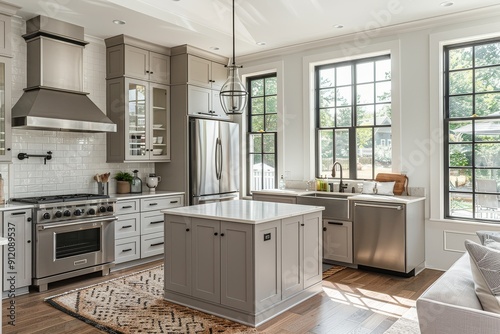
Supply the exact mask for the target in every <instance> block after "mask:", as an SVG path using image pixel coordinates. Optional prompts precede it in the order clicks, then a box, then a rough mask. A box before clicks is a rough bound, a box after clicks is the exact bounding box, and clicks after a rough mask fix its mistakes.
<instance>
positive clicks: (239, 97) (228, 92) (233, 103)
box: [220, 0, 248, 115]
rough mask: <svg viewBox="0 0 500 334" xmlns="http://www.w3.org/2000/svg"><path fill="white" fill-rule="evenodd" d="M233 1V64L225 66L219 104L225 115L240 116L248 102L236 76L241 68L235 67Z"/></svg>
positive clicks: (243, 88) (244, 90)
mask: <svg viewBox="0 0 500 334" xmlns="http://www.w3.org/2000/svg"><path fill="white" fill-rule="evenodd" d="M234 44H235V37H234V0H233V62H232V64H231V65H228V66H227V69H228V70H229V77H228V78H227V80H226V82H225V83H224V85H223V86H222V88H221V90H220V103H221V105H222V109H224V112H225V113H226V114H227V115H241V114H243V112H244V111H245V107H246V106H247V100H248V92H247V91H246V89H245V86H243V83H242V82H241V80H240V75H239V74H238V68H240V67H241V66H237V65H236V57H235V52H234Z"/></svg>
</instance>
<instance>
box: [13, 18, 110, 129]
mask: <svg viewBox="0 0 500 334" xmlns="http://www.w3.org/2000/svg"><path fill="white" fill-rule="evenodd" d="M23 37H24V39H25V40H26V43H27V48H28V68H27V74H28V78H27V79H28V80H27V81H28V87H27V88H25V89H24V94H23V95H22V96H21V98H20V99H19V101H18V102H17V103H16V105H15V106H14V107H13V108H12V127H13V128H21V129H37V130H59V131H77V132H116V124H114V123H113V122H112V121H111V120H110V119H109V118H108V117H107V116H106V115H105V114H104V113H103V112H102V111H101V110H100V109H99V108H98V107H97V106H96V105H95V104H94V103H93V102H92V101H91V100H90V99H89V98H88V97H87V95H88V93H85V92H83V48H84V47H85V45H86V44H87V43H86V42H85V41H84V40H83V28H82V27H79V26H76V25H73V24H70V23H66V22H62V21H58V20H55V19H52V18H48V17H44V16H37V17H35V18H33V19H31V20H29V21H27V22H26V34H25V35H23ZM103 80H104V78H103Z"/></svg>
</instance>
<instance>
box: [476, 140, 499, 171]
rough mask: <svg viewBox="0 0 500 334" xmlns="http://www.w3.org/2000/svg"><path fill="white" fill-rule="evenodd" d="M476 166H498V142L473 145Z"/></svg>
mask: <svg viewBox="0 0 500 334" xmlns="http://www.w3.org/2000/svg"><path fill="white" fill-rule="evenodd" d="M474 155H475V157H474V158H475V160H474V163H475V165H476V167H500V144H498V143H481V144H476V145H475V146H474Z"/></svg>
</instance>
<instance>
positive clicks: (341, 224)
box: [328, 222, 344, 226]
mask: <svg viewBox="0 0 500 334" xmlns="http://www.w3.org/2000/svg"><path fill="white" fill-rule="evenodd" d="M328 224H329V225H340V226H343V225H344V223H337V222H328Z"/></svg>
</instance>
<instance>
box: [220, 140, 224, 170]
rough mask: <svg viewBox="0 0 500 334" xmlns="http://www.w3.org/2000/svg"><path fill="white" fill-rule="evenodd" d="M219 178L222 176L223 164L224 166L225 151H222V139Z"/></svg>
mask: <svg viewBox="0 0 500 334" xmlns="http://www.w3.org/2000/svg"><path fill="white" fill-rule="evenodd" d="M219 151H220V153H219V180H220V179H221V178H222V166H224V164H223V162H224V153H223V151H222V140H220V139H219Z"/></svg>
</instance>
